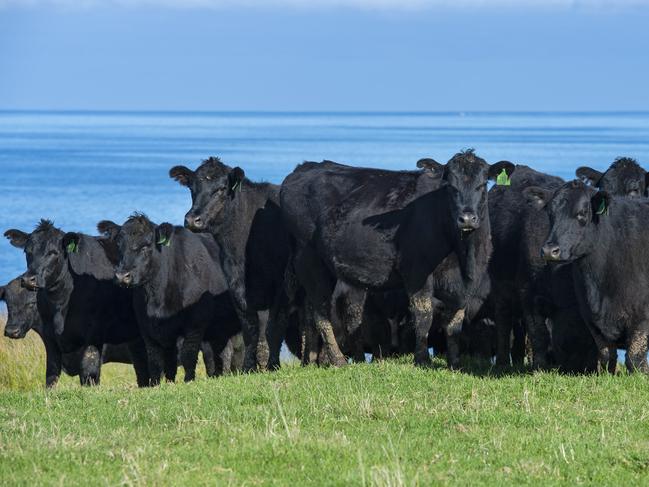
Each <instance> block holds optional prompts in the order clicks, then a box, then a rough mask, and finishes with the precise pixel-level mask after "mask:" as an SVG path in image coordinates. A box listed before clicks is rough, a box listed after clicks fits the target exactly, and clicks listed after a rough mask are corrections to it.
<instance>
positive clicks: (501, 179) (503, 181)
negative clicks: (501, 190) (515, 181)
mask: <svg viewBox="0 0 649 487" xmlns="http://www.w3.org/2000/svg"><path fill="white" fill-rule="evenodd" d="M511 184H512V180H511V178H510V177H509V176H507V171H505V170H504V169H503V170H502V171H500V174H498V177H496V185H498V186H511Z"/></svg>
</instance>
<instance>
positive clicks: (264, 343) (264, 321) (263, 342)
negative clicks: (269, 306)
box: [256, 310, 270, 370]
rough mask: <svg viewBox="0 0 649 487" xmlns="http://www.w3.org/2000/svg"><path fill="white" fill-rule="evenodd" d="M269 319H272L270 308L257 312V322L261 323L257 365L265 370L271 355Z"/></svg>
mask: <svg viewBox="0 0 649 487" xmlns="http://www.w3.org/2000/svg"><path fill="white" fill-rule="evenodd" d="M269 320H270V310H263V311H259V312H258V313H257V322H258V323H259V333H258V339H257V352H256V356H257V358H256V360H257V366H258V367H259V368H260V369H261V370H265V369H266V368H267V367H268V358H269V356H270V350H269V347H268V339H267V337H266V332H267V330H268V325H269Z"/></svg>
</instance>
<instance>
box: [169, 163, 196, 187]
mask: <svg viewBox="0 0 649 487" xmlns="http://www.w3.org/2000/svg"><path fill="white" fill-rule="evenodd" d="M169 177H170V178H172V179H175V180H176V181H178V182H179V183H180V184H182V185H183V186H189V185H190V184H191V183H192V179H194V171H192V170H191V169H189V168H188V167H186V166H174V167H172V168H171V169H170V170H169Z"/></svg>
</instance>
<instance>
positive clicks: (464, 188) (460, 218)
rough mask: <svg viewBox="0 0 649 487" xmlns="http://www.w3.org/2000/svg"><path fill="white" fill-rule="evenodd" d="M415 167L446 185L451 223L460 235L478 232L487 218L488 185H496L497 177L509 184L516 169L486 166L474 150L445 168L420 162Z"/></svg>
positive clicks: (505, 164)
mask: <svg viewBox="0 0 649 487" xmlns="http://www.w3.org/2000/svg"><path fill="white" fill-rule="evenodd" d="M417 167H420V168H425V169H427V170H429V171H430V172H431V175H432V176H433V177H439V178H441V179H442V180H443V181H444V182H445V183H446V189H447V191H448V194H449V197H450V199H451V201H450V203H451V205H450V207H451V216H452V219H453V221H454V222H455V224H456V225H457V228H458V230H460V231H461V232H463V233H467V232H471V231H473V230H476V229H478V228H480V224H481V223H482V221H483V220H484V218H485V217H486V215H487V181H488V180H492V181H495V180H496V178H498V176H501V177H504V179H505V180H507V181H508V180H509V177H510V176H511V174H512V173H513V172H514V168H515V166H514V164H512V163H511V162H509V161H500V162H497V163H495V164H488V163H487V162H486V161H485V160H484V159H482V158H480V157H478V156H477V155H476V154H475V152H474V151H473V149H469V150H466V151H463V152H459V153H457V154H455V155H454V156H453V157H452V158H451V159H450V160H449V161H448V163H446V164H439V163H438V162H435V161H434V160H432V159H421V160H420V161H418V162H417Z"/></svg>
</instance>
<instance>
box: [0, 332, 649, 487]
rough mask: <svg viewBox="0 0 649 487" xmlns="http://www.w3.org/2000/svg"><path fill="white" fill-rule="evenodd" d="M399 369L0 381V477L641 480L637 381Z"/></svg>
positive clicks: (645, 464)
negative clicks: (167, 380) (157, 381)
mask: <svg viewBox="0 0 649 487" xmlns="http://www.w3.org/2000/svg"><path fill="white" fill-rule="evenodd" d="M5 342H7V340H6V339H2V347H5V345H6V343H5ZM2 357H5V355H2ZM3 360H4V358H3ZM410 360H411V358H410V357H408V358H404V359H401V360H396V361H386V362H384V363H379V364H359V365H352V366H348V367H346V368H342V369H318V368H315V367H308V368H301V367H299V366H296V365H288V366H286V367H284V368H283V369H282V370H281V371H279V372H276V373H263V374H254V375H238V376H229V377H223V378H219V379H206V378H200V379H199V380H197V381H196V382H194V383H192V384H163V385H162V386H161V387H159V388H156V389H146V390H139V389H137V388H136V387H134V386H133V385H132V373H131V371H130V370H129V368H128V367H122V366H118V367H116V366H114V365H107V366H106V367H105V369H106V370H105V372H106V373H105V375H104V377H103V379H102V380H103V384H102V385H101V386H100V387H98V388H81V387H79V386H78V384H77V382H76V379H75V380H72V379H68V380H66V381H63V382H62V383H61V384H60V385H59V387H57V389H56V390H53V391H48V392H46V391H44V390H42V388H41V383H42V380H43V377H42V370H39V371H35V377H37V378H38V380H37V381H36V382H33V381H32V382H29V384H28V385H26V386H25V387H23V389H30V390H22V391H19V390H14V389H15V388H16V387H15V384H14V383H8V382H7V381H6V379H5V378H4V377H1V378H0V483H2V484H10V485H14V484H16V485H46V484H47V485H52V484H54V485H88V484H96V485H155V486H159V485H193V484H203V485H204V484H209V485H341V486H343V485H344V486H347V485H379V486H393V485H394V486H399V485H431V484H456V485H457V484H459V485H498V484H531V485H537V484H547V485H555V484H565V485H573V484H590V485H610V484H619V485H638V484H647V483H649V387H648V386H649V380H648V379H647V378H646V377H644V376H641V375H626V374H620V375H617V376H609V375H602V376H582V377H567V376H561V375H558V374H555V373H534V374H529V373H523V374H505V375H501V376H498V375H496V374H491V373H490V370H489V369H484V368H482V369H481V368H479V367H476V368H474V369H472V370H474V373H472V374H470V373H460V372H451V371H449V370H446V369H445V368H444V366H443V363H442V362H441V361H438V360H436V361H435V366H434V367H433V368H432V369H429V370H422V369H418V368H415V367H413V366H412V365H411V363H410ZM41 365H42V364H41ZM41 365H39V367H40V366H41ZM15 367H16V366H14V368H15ZM33 368H34V367H32V369H33ZM4 370H5V369H0V373H2V372H3V371H4ZM36 372H37V373H36Z"/></svg>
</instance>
